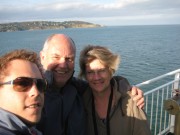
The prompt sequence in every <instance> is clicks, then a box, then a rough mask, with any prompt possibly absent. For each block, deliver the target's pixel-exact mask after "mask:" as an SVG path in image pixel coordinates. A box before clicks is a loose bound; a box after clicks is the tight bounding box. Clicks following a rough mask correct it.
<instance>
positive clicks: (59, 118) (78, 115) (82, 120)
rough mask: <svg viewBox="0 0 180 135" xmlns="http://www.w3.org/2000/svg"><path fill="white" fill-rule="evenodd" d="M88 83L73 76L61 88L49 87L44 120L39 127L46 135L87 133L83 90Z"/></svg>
mask: <svg viewBox="0 0 180 135" xmlns="http://www.w3.org/2000/svg"><path fill="white" fill-rule="evenodd" d="M86 86H87V85H86V83H84V82H83V81H81V80H78V79H76V78H74V77H73V78H71V79H70V80H69V81H68V83H67V84H66V85H65V86H64V87H63V88H62V89H61V90H57V89H55V88H53V87H49V89H48V90H47V92H46V93H45V105H44V114H43V116H42V121H41V122H40V123H39V125H38V128H39V130H40V131H42V132H43V134H44V135H86V128H85V127H86V126H85V125H86V116H85V111H84V106H83V101H82V97H81V94H82V91H83V90H85V87H86Z"/></svg>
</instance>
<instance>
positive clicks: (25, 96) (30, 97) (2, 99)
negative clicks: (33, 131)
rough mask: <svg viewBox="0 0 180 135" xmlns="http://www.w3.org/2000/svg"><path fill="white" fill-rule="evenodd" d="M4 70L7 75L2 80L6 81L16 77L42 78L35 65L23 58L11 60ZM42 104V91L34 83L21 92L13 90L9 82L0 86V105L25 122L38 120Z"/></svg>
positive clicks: (29, 122)
mask: <svg viewBox="0 0 180 135" xmlns="http://www.w3.org/2000/svg"><path fill="white" fill-rule="evenodd" d="M6 71H7V72H8V75H7V76H6V77H4V78H3V80H2V82H8V81H10V80H14V79H16V78H17V77H30V78H39V79H42V75H41V73H40V71H39V69H38V67H37V65H36V64H34V63H32V62H29V61H25V60H18V59H16V60H12V61H11V62H9V64H8V67H7V69H6ZM2 82H1V83H2ZM43 104H44V93H40V92H39V91H38V89H37V87H36V85H35V83H33V85H32V87H30V88H29V89H28V90H27V91H23V92H18V91H15V90H14V89H13V85H10V84H7V85H1V86H0V107H1V108H3V109H4V110H7V111H9V112H12V113H14V114H15V115H17V116H18V117H19V118H20V119H22V120H23V121H24V122H25V123H28V124H34V123H37V122H38V121H39V120H40V118H41V111H42V107H43Z"/></svg>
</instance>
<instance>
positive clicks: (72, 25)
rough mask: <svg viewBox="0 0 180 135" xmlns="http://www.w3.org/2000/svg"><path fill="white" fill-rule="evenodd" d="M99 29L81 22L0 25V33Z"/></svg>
mask: <svg viewBox="0 0 180 135" xmlns="http://www.w3.org/2000/svg"><path fill="white" fill-rule="evenodd" d="M94 27H101V25H99V24H93V23H89V22H83V21H65V22H50V21H32V22H14V23H4V24H0V32H9V31H25V30H44V29H65V28H94Z"/></svg>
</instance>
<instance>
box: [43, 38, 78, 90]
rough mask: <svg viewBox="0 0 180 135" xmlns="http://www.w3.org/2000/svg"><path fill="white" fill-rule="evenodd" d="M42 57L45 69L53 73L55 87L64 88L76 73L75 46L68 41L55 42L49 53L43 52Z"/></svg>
mask: <svg viewBox="0 0 180 135" xmlns="http://www.w3.org/2000/svg"><path fill="white" fill-rule="evenodd" d="M40 56H41V63H42V65H43V68H44V69H45V70H50V71H52V72H53V76H54V81H55V85H56V86H57V87H59V88H61V87H63V86H64V85H65V84H66V82H67V81H68V80H69V79H70V77H71V76H72V75H73V72H74V59H75V50H74V48H73V46H72V45H71V44H70V42H67V41H64V42H63V41H61V42H56V41H54V42H53V43H52V45H51V46H50V47H49V48H48V50H47V51H45V52H44V51H42V52H41V54H40Z"/></svg>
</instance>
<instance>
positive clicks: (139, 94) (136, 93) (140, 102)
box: [131, 86, 145, 109]
mask: <svg viewBox="0 0 180 135" xmlns="http://www.w3.org/2000/svg"><path fill="white" fill-rule="evenodd" d="M131 94H132V96H133V100H134V101H135V102H136V103H137V104H136V105H137V106H138V107H139V108H140V109H143V107H144V105H145V103H144V93H143V91H142V90H140V89H139V88H137V87H135V86H133V87H132V89H131Z"/></svg>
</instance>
